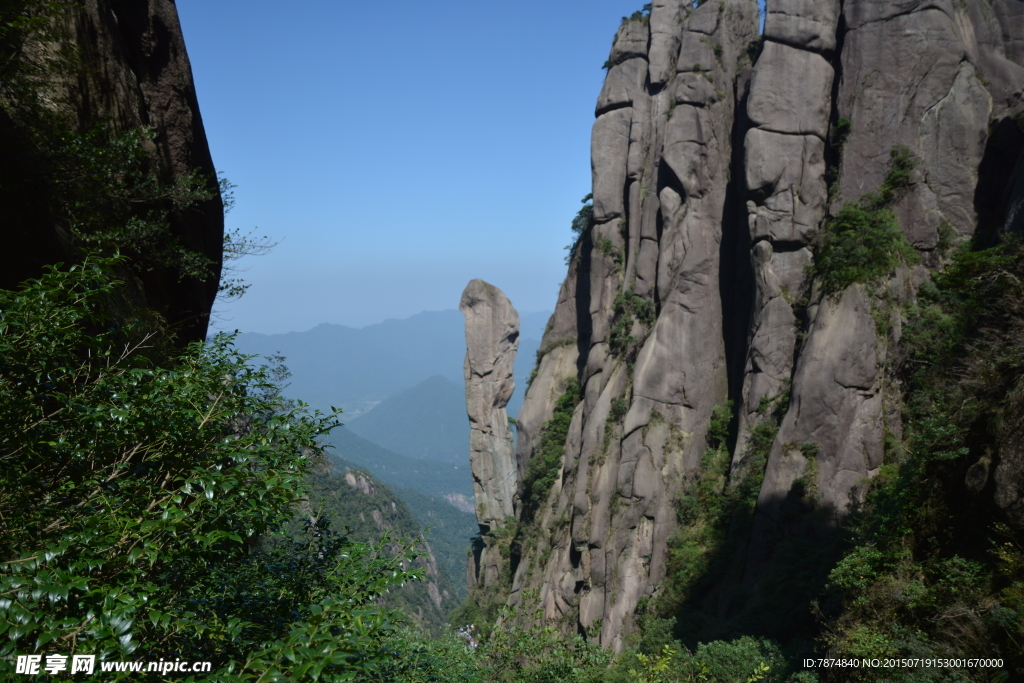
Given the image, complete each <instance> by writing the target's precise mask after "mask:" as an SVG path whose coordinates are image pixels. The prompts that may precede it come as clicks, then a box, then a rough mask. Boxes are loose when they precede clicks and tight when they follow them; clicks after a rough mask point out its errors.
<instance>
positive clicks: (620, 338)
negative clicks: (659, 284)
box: [609, 291, 657, 360]
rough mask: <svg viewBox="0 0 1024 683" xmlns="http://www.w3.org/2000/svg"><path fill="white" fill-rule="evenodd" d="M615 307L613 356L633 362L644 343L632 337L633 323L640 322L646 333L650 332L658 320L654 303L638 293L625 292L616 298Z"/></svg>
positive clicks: (612, 332)
mask: <svg viewBox="0 0 1024 683" xmlns="http://www.w3.org/2000/svg"><path fill="white" fill-rule="evenodd" d="M614 305H615V309H614V312H613V313H612V317H613V320H614V323H613V324H612V329H611V333H610V334H609V346H610V348H611V351H612V353H613V354H615V355H617V356H625V357H626V358H627V359H628V360H633V359H634V358H635V356H636V353H637V352H638V351H639V345H640V344H641V343H642V342H643V339H638V338H636V337H634V336H633V335H632V332H633V323H634V322H635V321H636V322H639V323H640V325H641V327H642V328H643V329H644V330H645V331H647V330H650V328H651V327H652V326H653V325H654V322H655V320H657V312H656V310H655V307H654V302H653V301H650V300H649V299H645V298H644V297H642V296H640V295H639V294H637V293H636V292H633V291H624V292H621V293H620V294H619V295H618V296H617V297H615V304H614ZM645 336H646V335H645Z"/></svg>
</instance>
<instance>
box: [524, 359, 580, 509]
mask: <svg viewBox="0 0 1024 683" xmlns="http://www.w3.org/2000/svg"><path fill="white" fill-rule="evenodd" d="M581 399H582V397H581V396H580V384H579V380H577V379H576V378H575V377H571V378H569V380H567V381H566V383H565V391H564V392H563V393H562V395H561V396H560V397H559V398H558V400H557V401H556V402H555V410H554V412H553V414H552V415H551V419H550V420H548V421H547V422H545V423H544V425H543V426H542V427H541V432H540V434H541V435H540V445H539V446H538V448H537V452H536V453H534V455H533V457H532V458H531V459H530V462H529V463H528V464H527V466H526V473H525V475H524V476H523V485H522V491H523V494H522V501H523V502H522V505H523V513H522V516H521V518H520V519H521V520H522V521H523V522H529V521H530V520H532V518H533V515H534V514H535V513H536V511H537V509H538V508H539V507H540V505H541V503H542V502H543V501H544V500H545V499H546V498H547V495H548V492H549V491H550V490H551V486H552V484H554V483H555V479H557V478H558V473H559V472H560V471H561V469H562V458H563V457H564V455H565V439H566V437H568V435H569V425H570V424H571V423H572V414H573V412H574V411H575V410H576V406H577V404H578V403H579V402H580V400H581Z"/></svg>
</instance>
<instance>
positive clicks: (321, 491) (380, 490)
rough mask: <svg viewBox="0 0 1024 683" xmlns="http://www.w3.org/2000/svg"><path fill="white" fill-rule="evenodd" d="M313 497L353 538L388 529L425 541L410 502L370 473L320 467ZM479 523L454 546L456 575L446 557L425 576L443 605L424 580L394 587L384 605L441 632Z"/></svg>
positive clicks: (371, 539) (318, 513) (370, 538)
mask: <svg viewBox="0 0 1024 683" xmlns="http://www.w3.org/2000/svg"><path fill="white" fill-rule="evenodd" d="M346 476H351V477H352V478H353V480H354V481H355V482H356V483H357V484H359V485H361V487H359V488H357V487H355V486H352V485H351V484H350V483H348V482H347V481H346ZM424 497H425V496H424ZM307 498H308V501H309V503H308V504H309V509H310V511H311V512H312V513H313V514H314V515H315V517H316V518H317V519H318V520H327V521H328V522H329V523H330V525H331V526H332V527H333V528H336V529H345V534H346V537H347V538H348V539H349V540H351V541H355V542H358V543H364V544H373V543H376V542H377V541H378V540H379V539H380V538H382V537H383V536H384V535H386V534H387V533H392V534H395V535H397V536H398V537H402V538H406V539H416V538H420V539H422V535H421V526H420V524H419V523H418V522H417V520H416V519H415V518H414V516H413V514H412V513H411V512H410V511H409V508H408V507H407V506H406V504H405V502H404V501H403V500H401V499H400V498H399V497H398V496H396V495H395V493H394V492H392V491H391V490H390V489H389V488H388V487H387V486H385V485H384V484H382V483H380V482H379V481H375V480H374V479H373V477H372V476H371V475H370V474H369V473H367V472H365V471H361V470H358V469H353V470H349V472H347V473H345V474H341V473H338V474H335V475H331V474H330V473H329V472H328V471H327V470H326V469H325V468H318V469H316V470H314V471H313V472H311V473H310V475H309V476H308V493H307ZM441 505H443V506H447V507H449V508H451V510H452V512H454V513H457V514H464V513H459V512H458V510H455V509H454V508H452V507H451V506H450V505H448V504H447V503H444V502H441ZM439 508H440V506H436V507H435V508H434V509H435V510H437V512H436V513H435V514H439V513H440V512H441V510H440V509H439ZM474 522H475V520H474ZM292 525H293V527H294V526H295V525H296V522H295V521H293V522H292ZM475 527H476V524H475V523H474V524H473V525H472V527H470V530H469V531H468V533H465V535H464V536H463V538H462V543H461V547H458V546H457V547H456V548H453V549H452V550H453V554H454V555H455V556H456V557H457V558H458V559H455V558H450V559H449V560H448V562H447V563H446V564H448V565H449V566H452V565H454V566H452V568H453V570H455V571H456V572H457V573H456V574H454V577H453V576H452V575H449V574H448V573H447V572H446V571H445V570H444V569H443V568H442V567H441V566H440V565H441V563H440V561H438V565H439V566H438V567H437V573H436V574H433V575H430V574H429V573H428V575H426V576H425V577H424V578H425V579H426V580H428V581H431V582H433V583H435V584H436V585H437V588H438V591H439V594H440V595H441V596H442V598H441V600H440V603H441V604H440V605H437V604H435V603H434V602H433V601H432V600H431V598H430V596H429V594H428V591H427V589H426V586H424V585H422V584H421V583H419V582H417V583H410V584H407V585H405V586H402V587H400V588H393V589H391V590H390V591H389V593H388V594H387V596H385V597H384V598H382V599H381V600H379V601H378V603H379V604H381V605H383V606H385V607H389V608H392V609H394V610H396V611H397V612H400V613H401V614H403V615H404V616H405V618H406V620H407V621H409V622H410V623H414V624H416V625H417V626H419V627H420V628H422V629H424V630H425V631H428V632H430V633H433V634H434V635H439V634H440V633H441V630H442V628H443V627H444V625H445V624H446V623H447V615H448V613H449V612H450V611H451V610H453V609H454V608H455V607H456V606H457V604H458V603H457V598H456V596H455V587H454V586H453V582H452V578H455V579H456V580H458V581H459V582H460V583H464V581H463V576H464V575H465V571H466V569H465V562H466V553H465V549H466V547H467V546H468V544H469V539H470V537H471V536H472V535H473V534H474V533H476V528H475ZM456 543H457V542H456ZM414 547H415V548H416V549H417V550H418V551H419V552H420V553H421V554H422V555H423V556H424V557H425V556H426V555H427V554H428V553H429V552H430V551H431V550H434V549H433V548H430V549H428V548H426V547H425V546H424V544H423V543H422V542H420V543H417V544H416V545H415V546H414ZM434 552H436V550H435V551H434ZM435 559H436V557H435ZM460 560H461V563H460ZM420 566H421V567H422V569H423V570H424V571H425V572H429V571H430V566H429V564H428V563H427V562H420ZM444 596H448V597H444Z"/></svg>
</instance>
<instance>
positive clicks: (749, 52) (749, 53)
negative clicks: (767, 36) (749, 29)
mask: <svg viewBox="0 0 1024 683" xmlns="http://www.w3.org/2000/svg"><path fill="white" fill-rule="evenodd" d="M763 50H764V36H760V37H758V38H755V39H754V40H752V41H750V42H749V43H747V47H746V50H744V52H743V55H741V57H744V56H745V57H746V58H747V59H748V60H749V61H750V64H751V65H754V64H757V60H758V59H759V58H760V57H761V52H762V51H763Z"/></svg>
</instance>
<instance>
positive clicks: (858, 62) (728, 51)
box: [507, 0, 1024, 648]
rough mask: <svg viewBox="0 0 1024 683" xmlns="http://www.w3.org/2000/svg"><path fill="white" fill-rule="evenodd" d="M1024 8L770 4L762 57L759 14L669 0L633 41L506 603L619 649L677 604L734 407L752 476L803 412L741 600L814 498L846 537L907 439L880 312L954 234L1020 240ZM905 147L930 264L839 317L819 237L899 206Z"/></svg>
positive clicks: (544, 394) (619, 59) (747, 542)
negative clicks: (722, 410)
mask: <svg viewBox="0 0 1024 683" xmlns="http://www.w3.org/2000/svg"><path fill="white" fill-rule="evenodd" d="M1022 7H1024V4H1022V3H1020V2H1018V1H1017V0H993V2H988V1H987V0H986V1H984V2H982V1H980V0H969V1H968V2H957V1H954V0H899V1H896V2H893V1H891V0H845V1H844V2H840V0H815V1H813V2H812V1H811V0H768V6H767V17H766V22H765V35H764V38H763V46H761V45H760V44H759V43H758V36H757V32H758V15H757V5H756V2H755V0H709V1H708V2H706V3H704V4H702V5H701V6H700V7H699V8H696V9H694V8H693V7H692V4H691V3H686V2H680V1H678V0H662V1H660V2H655V3H653V6H652V11H651V13H650V17H649V18H645V19H643V20H639V21H635V20H634V21H628V22H626V23H625V24H624V25H623V26H621V27H620V29H619V31H618V33H617V35H616V38H615V42H614V43H613V47H612V51H611V56H610V60H609V61H610V63H611V64H612V66H611V68H609V70H608V75H607V78H606V80H605V84H604V87H603V89H602V90H601V93H600V95H599V97H598V103H597V109H596V115H597V120H596V121H595V123H594V128H593V135H592V148H591V151H592V169H593V192H594V203H593V219H594V220H593V226H592V228H591V229H590V230H589V231H586V232H585V233H584V235H583V236H582V238H581V241H580V243H579V244H578V245H577V247H576V251H575V252H574V253H575V258H574V260H573V261H572V263H571V264H570V268H569V274H568V276H567V278H566V281H565V283H564V284H563V286H562V289H561V291H560V293H559V299H558V304H557V306H556V309H555V313H554V315H553V317H552V320H551V324H550V325H549V328H548V332H547V333H546V335H545V338H544V341H543V344H542V348H541V358H540V361H539V363H538V366H537V374H536V378H535V379H534V381H533V383H532V384H531V386H530V388H529V390H528V392H527V395H526V400H525V402H524V404H523V409H522V412H521V414H520V416H519V425H520V426H519V442H518V446H517V452H516V458H517V460H518V467H519V472H520V474H522V473H523V472H525V470H526V468H528V467H529V462H530V460H531V458H533V457H534V455H535V454H536V452H537V448H538V446H539V443H540V438H541V435H542V433H543V425H544V423H545V421H547V420H548V419H550V418H551V416H552V414H553V411H554V406H555V402H556V400H557V399H558V397H559V396H560V395H561V394H562V392H563V391H564V389H565V386H566V383H567V381H568V380H569V379H570V378H572V377H576V378H577V379H578V380H579V382H580V386H581V387H582V400H581V401H580V403H579V405H578V406H577V407H576V410H575V413H574V414H573V419H572V424H571V427H570V430H569V434H568V437H567V439H566V443H565V451H564V457H563V463H562V470H561V472H560V477H559V479H558V480H557V481H556V482H555V485H554V487H553V489H552V491H551V493H550V495H549V497H548V500H547V502H546V504H545V505H543V506H542V508H541V509H540V511H539V512H538V513H537V516H536V519H521V520H520V525H521V529H520V537H519V543H518V544H513V557H512V561H511V568H512V569H513V570H514V578H513V580H512V583H511V585H510V586H508V587H507V590H508V596H509V597H508V603H509V604H510V605H513V606H520V607H523V608H525V610H524V612H522V613H529V612H530V611H532V609H533V608H535V607H541V608H542V609H543V612H544V615H545V616H546V617H547V618H549V619H552V620H556V621H560V623H562V624H563V625H564V628H565V630H566V631H568V632H587V631H588V629H590V631H589V632H590V633H593V632H594V630H595V628H596V626H597V624H600V625H601V626H600V629H599V635H597V638H598V639H599V641H600V642H601V643H602V644H604V645H606V646H611V647H615V648H619V647H621V646H622V644H623V642H624V637H625V635H626V634H628V633H629V632H630V630H631V629H632V628H633V619H634V614H635V612H636V608H637V605H638V604H639V603H640V601H641V600H642V599H645V598H652V597H653V598H655V599H656V598H657V597H658V596H659V589H660V587H661V586H662V585H663V582H664V579H665V572H666V558H667V552H668V542H669V539H670V537H671V535H672V533H673V531H674V530H675V528H676V526H677V524H678V522H677V518H676V499H677V498H678V496H679V495H680V492H681V491H682V490H683V487H684V485H685V484H686V482H687V480H688V479H689V480H692V479H693V477H694V474H695V473H696V472H697V471H699V468H700V467H701V457H702V455H703V453H704V452H705V449H706V437H707V430H708V424H709V418H710V416H711V414H712V411H713V410H714V408H715V406H717V405H722V404H724V403H725V402H726V401H727V400H728V399H732V400H733V401H734V402H735V415H734V418H735V421H734V433H735V438H734V439H733V440H732V441H734V442H735V443H733V442H732V441H731V442H730V445H731V447H732V448H733V452H732V456H733V470H732V472H733V475H734V476H737V475H739V473H741V472H743V471H744V468H743V467H741V466H740V465H742V463H743V461H744V454H745V453H746V444H747V442H748V440H749V435H750V430H751V428H752V427H753V426H754V425H755V424H756V422H757V421H758V420H759V419H762V418H761V417H760V416H759V413H760V412H761V410H760V408H762V406H763V403H764V401H766V400H771V399H773V398H775V397H780V396H786V395H788V396H790V400H789V402H788V410H787V411H786V412H785V415H784V417H783V418H782V422H781V426H780V428H779V430H778V435H777V437H776V438H775V442H774V444H773V445H772V447H771V450H770V454H769V456H768V461H767V465H766V467H765V469H764V472H763V475H764V478H763V483H762V485H761V490H760V495H759V496H758V500H757V507H756V514H755V517H754V520H753V523H752V530H748V531H744V533H745V534H747V535H748V536H749V537H748V538H744V539H741V540H742V542H740V543H739V544H738V546H737V547H738V548H739V550H738V551H736V552H737V556H736V558H734V561H733V565H734V566H735V565H738V566H739V570H738V571H735V572H732V573H731V574H730V576H739V577H742V581H743V583H744V584H745V587H744V588H745V590H748V591H756V590H757V589H758V586H759V583H760V581H761V578H762V577H763V576H764V575H765V571H766V570H767V568H768V567H770V566H771V563H772V562H773V554H774V551H775V550H776V548H778V547H779V544H780V542H781V541H782V540H783V539H785V538H786V537H787V536H790V535H792V534H794V533H800V532H799V530H798V529H796V528H794V527H793V526H792V525H791V524H790V522H788V521H787V517H786V515H785V514H783V512H784V510H785V508H786V502H787V500H788V499H790V498H792V497H793V495H794V491H795V487H796V484H797V482H798V480H801V481H803V482H804V484H805V489H804V490H803V492H802V494H801V495H802V496H803V497H804V498H805V499H806V498H807V497H808V496H810V498H812V499H813V500H812V501H811V504H812V505H813V506H816V507H817V508H818V509H819V510H825V511H828V516H829V518H830V519H831V524H833V525H834V524H835V523H836V522H837V521H838V520H839V519H840V518H841V517H842V516H843V515H844V514H845V513H846V512H847V511H848V510H849V507H850V505H851V504H854V503H856V502H858V501H859V500H860V499H861V495H862V489H863V486H862V483H863V482H864V481H865V480H866V479H867V478H870V477H871V476H873V475H874V474H875V473H876V472H877V471H878V468H879V467H880V466H881V464H882V463H883V461H884V458H885V453H884V436H885V430H886V429H889V430H892V431H893V432H894V433H896V434H898V433H899V429H900V426H899V411H898V408H896V406H898V404H899V394H898V386H895V385H894V384H893V383H892V382H891V381H890V380H891V378H889V377H887V376H886V372H885V369H884V368H885V360H886V358H887V357H888V354H890V353H891V348H892V346H893V345H895V344H897V343H898V341H899V327H900V325H899V323H900V320H899V316H898V314H892V313H891V312H887V311H886V309H884V308H882V307H880V305H879V304H880V302H881V301H882V300H883V299H885V300H887V301H896V302H899V301H904V302H906V301H912V300H913V297H914V293H915V288H916V286H918V285H919V284H920V282H921V281H922V279H923V278H925V277H926V276H927V273H928V269H929V268H935V267H939V266H941V263H942V256H941V254H940V251H939V250H938V246H939V243H940V236H942V235H946V236H951V237H952V238H954V239H957V238H959V239H964V238H966V237H968V236H971V235H973V234H974V233H975V231H977V230H979V229H981V227H984V226H990V227H991V229H993V230H1001V229H1008V227H1009V226H1017V225H1019V223H1020V221H1021V218H1020V214H1021V209H1020V206H1021V205H1022V202H1021V199H1020V197H1021V196H1022V193H1021V190H1020V187H1021V186H1022V184H1021V181H1020V178H1021V177H1022V176H1021V171H1020V169H1021V168H1024V165H1022V162H1021V159H1022V158H1024V157H1021V154H1022V148H1024V141H1021V140H1020V139H1019V138H1018V137H1015V135H1019V133H1020V129H1019V128H1018V127H1017V126H1016V124H1012V120H1013V119H1012V117H1013V116H1015V115H1018V116H1019V115H1020V112H1021V111H1022V88H1024V70H1022V66H1021V65H1022V59H1021V38H1020V36H1021V35H1022V33H1021V29H1022V26H1024V25H1022V24H1021V22H1022V21H1024V18H1022V17H1024V12H1022V11H1021V8H1022ZM759 48H760V51H759V53H758V49H759ZM1011 124H1012V125H1011ZM840 129H844V132H848V134H847V136H846V141H845V145H844V144H842V136H841V135H839V133H838V131H839V130H840ZM999 131H1002V132H999ZM1014 131H1016V133H1015V132H1014ZM997 133H998V134H999V135H1001V136H1002V137H999V138H998V140H997ZM898 145H902V146H906V147H907V148H908V149H909V150H910V153H911V156H912V157H913V158H914V159H915V161H916V164H917V165H916V169H915V171H914V173H913V177H912V179H911V184H910V187H909V188H908V189H907V191H906V192H905V193H904V194H903V195H902V196H901V197H900V199H899V202H898V204H897V205H896V206H895V207H894V209H895V210H896V212H897V214H898V217H899V222H900V228H901V229H902V231H903V232H904V234H905V235H906V236H907V238H908V240H909V241H910V242H911V244H913V245H914V246H915V247H916V248H917V249H918V250H919V252H920V253H921V255H922V262H923V264H924V265H921V266H918V267H916V269H907V268H902V269H900V270H899V271H898V272H897V273H896V274H895V275H894V276H892V277H891V278H890V279H889V280H888V281H887V282H885V283H881V284H880V285H879V286H878V287H874V288H868V287H865V286H864V285H861V284H856V285H852V286H851V287H849V288H848V289H847V290H846V291H844V292H840V293H838V294H837V295H835V296H829V297H825V296H823V295H822V293H821V291H820V287H818V286H817V285H816V284H815V283H814V282H812V281H811V280H810V277H809V275H808V270H807V268H806V267H807V266H808V265H809V264H811V263H812V262H813V250H814V247H815V244H816V238H817V236H818V234H819V232H820V230H821V229H822V227H823V225H824V223H825V221H826V220H827V216H828V215H830V214H832V215H834V214H835V213H836V212H837V211H838V210H839V209H840V208H841V207H842V205H843V203H844V202H848V201H857V200H858V199H860V197H861V196H862V195H864V194H865V193H869V192H875V191H877V190H878V189H879V187H880V185H881V184H882V181H883V180H884V178H885V176H886V174H887V172H888V170H889V165H890V151H891V150H892V149H893V148H894V147H896V146H898ZM830 166H831V167H833V170H832V171H829V167H830ZM830 178H831V179H834V180H833V182H832V183H831V185H830V183H829V179H830ZM986 229H988V228H986ZM886 315H888V316H889V318H888V321H889V323H891V324H888V325H880V324H879V320H880V319H885V316H886ZM880 330H884V331H883V332H882V333H881V336H880ZM811 442H813V443H814V444H815V446H816V447H817V449H818V451H817V455H815V456H814V460H815V462H814V463H813V467H811V464H812V463H811V462H810V456H809V455H808V453H807V452H806V451H805V450H804V449H802V448H801V447H800V446H801V445H802V444H807V443H811ZM744 474H747V473H745V472H744ZM754 474H756V475H758V476H759V475H760V474H761V472H756V473H754ZM808 477H810V479H813V481H812V482H810V483H809V484H808V483H807V478H808ZM808 491H810V493H808ZM521 512H522V511H521V510H519V509H518V508H517V509H516V513H517V515H521ZM516 548H518V554H517V551H516ZM729 609H730V608H729V605H728V603H727V601H726V602H723V603H722V606H721V610H723V611H724V612H723V614H724V613H727V612H728V610H729Z"/></svg>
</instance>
